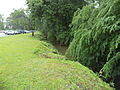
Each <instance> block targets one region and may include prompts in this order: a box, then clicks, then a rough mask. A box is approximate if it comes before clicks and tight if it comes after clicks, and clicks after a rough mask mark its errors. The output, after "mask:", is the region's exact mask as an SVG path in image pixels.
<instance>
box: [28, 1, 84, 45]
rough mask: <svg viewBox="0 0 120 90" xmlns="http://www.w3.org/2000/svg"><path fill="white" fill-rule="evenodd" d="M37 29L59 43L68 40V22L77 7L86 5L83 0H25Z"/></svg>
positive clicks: (67, 41)
mask: <svg viewBox="0 0 120 90" xmlns="http://www.w3.org/2000/svg"><path fill="white" fill-rule="evenodd" d="M27 3H28V6H29V8H30V10H31V13H32V17H33V19H34V22H35V26H36V28H37V29H40V30H41V31H42V33H43V35H44V36H46V38H48V39H51V40H54V41H55V40H56V41H58V42H60V43H64V44H66V43H69V42H70V28H69V24H70V23H71V21H72V17H73V14H74V12H75V11H76V10H77V8H82V7H83V6H84V5H86V2H85V1H84V0H27Z"/></svg>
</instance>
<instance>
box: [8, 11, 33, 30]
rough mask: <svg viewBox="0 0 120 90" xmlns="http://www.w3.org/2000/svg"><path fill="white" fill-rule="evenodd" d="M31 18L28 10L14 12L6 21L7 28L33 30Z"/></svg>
mask: <svg viewBox="0 0 120 90" xmlns="http://www.w3.org/2000/svg"><path fill="white" fill-rule="evenodd" d="M29 17H30V14H29V12H28V10H24V9H18V10H14V11H13V12H12V13H11V14H10V16H9V17H8V18H7V20H6V24H7V27H8V28H11V29H27V30H29V29H32V22H31V19H30V18H29Z"/></svg>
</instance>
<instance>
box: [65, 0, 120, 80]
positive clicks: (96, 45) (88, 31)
mask: <svg viewBox="0 0 120 90" xmlns="http://www.w3.org/2000/svg"><path fill="white" fill-rule="evenodd" d="M119 10H120V1H119V0H102V1H101V2H100V4H99V6H97V7H96V8H95V6H94V4H90V5H88V6H85V7H84V8H83V9H82V10H80V9H78V10H77V11H76V12H75V14H74V18H73V21H72V24H71V26H72V32H73V33H74V39H73V41H72V43H71V44H70V47H69V49H68V50H67V53H66V56H67V57H69V58H71V59H73V60H75V61H79V62H80V63H82V64H83V65H85V66H87V67H89V68H91V69H92V70H94V71H98V72H99V71H100V74H102V75H104V76H105V78H107V79H110V80H114V79H115V77H116V76H118V75H120V73H119V72H120V63H119V62H120V12H119Z"/></svg>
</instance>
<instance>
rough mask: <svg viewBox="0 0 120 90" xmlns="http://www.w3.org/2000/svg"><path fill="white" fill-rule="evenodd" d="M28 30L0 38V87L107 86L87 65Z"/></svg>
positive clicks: (98, 89) (57, 89) (92, 89)
mask: <svg viewBox="0 0 120 90" xmlns="http://www.w3.org/2000/svg"><path fill="white" fill-rule="evenodd" d="M57 53H58V52H57V51H56V50H55V49H54V48H53V46H51V45H50V44H48V43H46V42H44V41H40V40H38V39H37V38H34V37H32V36H31V35H30V34H24V35H16V36H8V37H2V38H0V90H75V89H76V90H83V89H89V90H111V88H110V87H109V85H108V84H106V83H105V82H103V81H102V80H101V79H99V78H98V77H97V75H96V74H94V73H93V72H92V71H90V70H89V69H88V68H86V67H84V66H82V65H81V64H79V63H78V62H72V61H69V60H66V58H65V57H64V56H62V55H59V54H57Z"/></svg>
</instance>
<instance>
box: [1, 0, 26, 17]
mask: <svg viewBox="0 0 120 90" xmlns="http://www.w3.org/2000/svg"><path fill="white" fill-rule="evenodd" d="M19 8H27V5H26V0H0V14H2V15H4V17H5V18H6V17H8V16H9V14H10V13H11V12H12V11H13V9H19Z"/></svg>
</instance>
